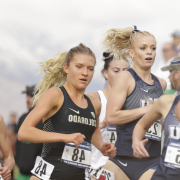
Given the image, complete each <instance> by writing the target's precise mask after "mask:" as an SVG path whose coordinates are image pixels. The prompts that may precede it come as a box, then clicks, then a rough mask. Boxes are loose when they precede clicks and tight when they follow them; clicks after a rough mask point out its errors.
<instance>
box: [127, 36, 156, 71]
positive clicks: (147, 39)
mask: <svg viewBox="0 0 180 180" xmlns="http://www.w3.org/2000/svg"><path fill="white" fill-rule="evenodd" d="M129 54H130V56H131V57H133V61H134V65H135V66H138V67H141V68H143V69H149V68H151V66H152V65H153V63H154V60H155V56H156V40H155V39H154V37H153V36H150V35H149V36H148V35H147V36H146V35H139V36H137V38H136V40H135V42H134V44H133V49H130V50H129Z"/></svg>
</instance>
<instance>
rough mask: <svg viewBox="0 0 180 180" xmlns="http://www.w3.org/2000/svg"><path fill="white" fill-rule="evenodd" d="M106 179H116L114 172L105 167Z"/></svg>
mask: <svg viewBox="0 0 180 180" xmlns="http://www.w3.org/2000/svg"><path fill="white" fill-rule="evenodd" d="M104 176H105V180H115V178H114V173H113V172H111V171H108V170H106V169H104Z"/></svg>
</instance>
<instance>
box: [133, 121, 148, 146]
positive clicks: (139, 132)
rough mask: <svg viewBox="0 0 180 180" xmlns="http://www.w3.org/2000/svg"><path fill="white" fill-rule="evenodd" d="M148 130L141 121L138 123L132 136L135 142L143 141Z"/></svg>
mask: <svg viewBox="0 0 180 180" xmlns="http://www.w3.org/2000/svg"><path fill="white" fill-rule="evenodd" d="M146 131H147V130H146V129H144V128H143V126H142V125H141V124H140V123H137V124H136V126H135V128H134V131H133V136H132V141H133V143H135V142H138V141H141V140H142V139H143V138H144V135H145V133H146Z"/></svg>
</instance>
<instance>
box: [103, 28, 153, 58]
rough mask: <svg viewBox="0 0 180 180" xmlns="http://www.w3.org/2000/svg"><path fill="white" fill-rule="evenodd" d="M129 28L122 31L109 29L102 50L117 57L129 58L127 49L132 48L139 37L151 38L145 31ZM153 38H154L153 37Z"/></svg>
mask: <svg viewBox="0 0 180 180" xmlns="http://www.w3.org/2000/svg"><path fill="white" fill-rule="evenodd" d="M133 30H134V29H133V28H131V27H128V28H124V29H114V28H112V29H109V30H108V31H107V32H106V34H105V37H104V39H103V41H102V44H103V48H104V49H105V51H107V52H113V53H114V56H115V58H116V57H117V56H129V52H128V51H129V49H131V48H133V45H134V42H135V40H136V38H137V36H139V35H145V36H153V35H152V34H150V33H149V32H147V31H140V30H139V31H133ZM153 37H154V36H153Z"/></svg>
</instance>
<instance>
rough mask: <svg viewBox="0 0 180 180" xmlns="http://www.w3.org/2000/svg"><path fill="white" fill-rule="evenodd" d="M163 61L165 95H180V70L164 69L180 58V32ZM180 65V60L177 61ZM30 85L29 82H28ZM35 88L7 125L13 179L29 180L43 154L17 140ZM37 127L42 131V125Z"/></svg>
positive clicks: (37, 146)
mask: <svg viewBox="0 0 180 180" xmlns="http://www.w3.org/2000/svg"><path fill="white" fill-rule="evenodd" d="M162 54H163V60H162V61H160V62H159V66H158V68H157V70H156V71H155V72H154V74H155V75H157V76H158V77H160V78H163V79H165V80H166V81H167V89H166V91H165V94H180V69H163V68H162V67H165V66H168V65H169V64H170V63H171V60H172V59H173V58H174V57H175V56H180V31H175V32H174V33H172V41H171V42H166V43H165V44H164V45H163V47H162ZM177 63H179V64H180V58H179V60H178V61H177ZM27 83H28V82H27ZM33 91H34V86H27V87H26V90H25V91H23V93H26V102H27V112H25V113H24V114H23V115H21V117H20V118H19V119H18V118H17V114H16V112H13V111H12V112H10V114H9V122H8V124H7V133H8V137H9V140H10V144H11V148H12V152H13V155H14V157H15V162H16V166H15V168H14V170H13V172H12V179H18V180H28V179H29V178H30V176H31V172H30V171H31V170H32V169H33V166H34V162H35V158H36V156H38V155H40V154H41V150H42V144H34V143H27V142H20V141H18V140H17V133H18V130H19V128H20V126H21V124H22V123H23V121H24V119H25V118H26V116H27V115H28V113H29V112H30V111H31V108H32V103H33ZM37 127H38V128H39V129H42V123H40V124H38V125H37ZM0 163H1V164H3V157H2V153H1V152H0Z"/></svg>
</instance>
